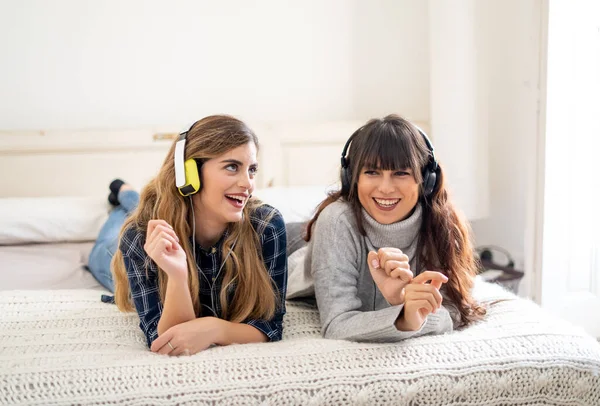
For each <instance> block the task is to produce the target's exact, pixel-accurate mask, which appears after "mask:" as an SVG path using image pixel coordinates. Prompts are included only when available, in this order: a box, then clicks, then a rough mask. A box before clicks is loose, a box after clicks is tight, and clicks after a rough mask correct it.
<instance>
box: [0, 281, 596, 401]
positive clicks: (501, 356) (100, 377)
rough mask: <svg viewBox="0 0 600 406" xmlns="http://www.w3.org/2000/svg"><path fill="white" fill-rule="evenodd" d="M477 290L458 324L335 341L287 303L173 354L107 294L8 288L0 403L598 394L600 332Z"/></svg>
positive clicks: (3, 306)
mask: <svg viewBox="0 0 600 406" xmlns="http://www.w3.org/2000/svg"><path fill="white" fill-rule="evenodd" d="M15 271H18V269H15ZM474 296H475V297H476V298H477V299H478V300H480V301H482V302H484V303H486V304H488V305H489V312H488V315H487V316H486V318H485V320H484V321H482V322H479V323H477V324H475V325H473V326H471V327H469V328H466V329H463V330H460V331H456V332H453V333H449V334H444V335H438V336H423V337H418V338H414V339H409V340H405V341H403V342H401V343H395V344H372V343H354V342H347V341H338V340H327V339H323V338H321V336H320V331H319V329H320V324H319V316H318V311H317V309H315V308H314V307H312V306H310V305H308V304H305V303H302V302H291V301H289V302H288V313H287V314H286V316H285V320H284V339H283V340H282V341H280V342H276V343H259V344H244V345H231V346H227V347H213V348H210V349H208V350H206V351H203V352H201V353H198V354H196V355H192V356H181V357H169V356H163V355H158V354H155V353H152V352H150V351H149V350H148V349H147V347H146V344H145V338H144V335H143V334H142V332H141V330H140V329H139V327H138V323H139V320H138V317H137V315H136V314H135V313H121V312H119V311H118V309H117V308H116V307H115V306H114V305H110V304H105V303H101V302H100V292H98V291H94V290H62V291H50V290H42V291H3V292H0V364H1V365H2V368H0V404H29V405H62V404H107V403H109V404H113V405H120V404H123V405H125V404H127V405H130V404H132V405H136V404H164V405H174V404H199V405H212V404H227V405H230V406H233V405H287V404H290V405H347V404H350V405H388V404H389V405H412V406H414V405H442V404H443V405H484V404H485V405H506V404H511V405H542V404H543V405H561V406H563V405H599V404H600V345H599V344H598V342H596V340H595V339H593V338H592V337H590V336H588V335H586V334H585V333H584V332H583V330H581V329H579V328H577V327H574V326H573V325H571V324H568V323H566V322H562V321H560V320H557V319H555V318H554V317H553V316H552V315H549V314H547V313H546V312H544V311H543V310H541V309H540V308H539V307H538V306H537V305H536V304H534V303H533V302H530V301H527V300H524V299H519V298H517V297H515V296H514V295H512V294H511V293H509V292H507V291H505V290H503V289H502V288H500V287H499V286H496V285H490V284H488V283H485V282H482V281H481V280H478V281H477V283H476V286H475V289H474Z"/></svg>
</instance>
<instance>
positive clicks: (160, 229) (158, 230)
mask: <svg viewBox="0 0 600 406" xmlns="http://www.w3.org/2000/svg"><path fill="white" fill-rule="evenodd" d="M163 233H165V234H168V235H170V236H172V237H173V238H174V239H175V240H176V241H177V242H179V237H177V234H176V233H175V230H173V229H172V228H171V227H169V226H167V225H165V224H159V225H157V226H156V227H154V230H153V231H152V234H150V238H149V240H150V241H153V240H155V239H156V238H159V237H160V235H161V234H163Z"/></svg>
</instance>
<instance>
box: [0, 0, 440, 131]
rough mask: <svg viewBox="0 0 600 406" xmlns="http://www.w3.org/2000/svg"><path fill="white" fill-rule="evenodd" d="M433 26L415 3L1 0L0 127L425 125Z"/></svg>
mask: <svg viewBox="0 0 600 406" xmlns="http://www.w3.org/2000/svg"><path fill="white" fill-rule="evenodd" d="M426 20H427V4H426V2H422V1H420V0H403V1H397V0H377V1H372V2H368V3H367V2H362V1H360V0H328V1H319V0H307V1H302V2H292V1H279V0H253V1H252V0H250V1H246V0H231V1H223V2H217V1H192V0H189V1H185V0H176V1H159V0H126V1H121V0H118V1H117V0H103V1H96V0H55V1H45V0H4V1H2V2H0V34H1V35H0V55H1V58H2V63H0V78H1V79H0V111H2V114H0V128H1V129H4V130H6V129H13V130H14V129H39V128H44V129H63V128H66V129H73V128H90V127H91V128H98V127H100V128H106V127H109V128H123V127H140V126H153V125H162V126H164V125H178V126H182V124H183V123H185V124H187V123H191V122H193V121H194V120H195V119H198V118H200V117H203V116H205V115H208V114H212V113H218V112H227V113H231V114H234V115H237V116H241V117H243V118H245V119H250V121H252V120H260V121H273V120H276V121H279V120H280V121H290V120H294V121H319V120H324V119H328V120H338V119H339V120H341V119H351V118H358V119H365V118H368V117H370V116H373V115H382V114H385V113H389V112H401V113H402V114H404V115H406V116H407V117H410V118H411V119H414V120H420V121H427V119H428V103H429V99H428V94H429V92H428V68H427V66H428V63H427V62H428V48H427V36H426V34H427V25H426V24H424V22H426ZM398 50H401V51H400V52H398ZM176 128H178V127H176Z"/></svg>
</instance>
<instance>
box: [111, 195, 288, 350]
mask: <svg viewBox="0 0 600 406" xmlns="http://www.w3.org/2000/svg"><path fill="white" fill-rule="evenodd" d="M273 210H274V211H275V213H274V215H273V217H272V218H271V220H270V221H269V222H266V221H265V218H266V217H267V215H268V214H269V213H270V212H271V211H273ZM250 222H251V223H252V226H253V227H254V229H255V230H257V232H259V231H260V230H262V233H260V235H259V238H260V243H261V247H262V253H261V254H262V258H263V262H264V264H265V268H266V269H267V272H268V273H269V276H270V277H271V279H272V282H273V285H274V287H276V289H277V290H276V292H277V295H278V300H277V302H276V304H277V308H276V311H275V316H274V317H273V319H271V320H260V319H248V320H245V321H243V323H245V324H248V325H251V326H253V327H255V328H256V329H258V330H260V331H262V332H263V333H264V334H265V335H266V336H267V337H268V339H269V340H270V341H279V340H281V337H282V333H283V326H282V323H283V315H284V314H285V293H286V288H287V256H286V233H285V223H284V221H283V217H282V216H281V214H280V213H279V211H277V210H276V209H274V208H272V207H271V206H268V205H263V206H260V207H259V208H258V209H257V210H256V211H255V212H254V213H252V214H251V215H250ZM226 237H227V232H226V233H225V234H224V235H223V237H222V238H221V240H220V241H219V242H218V243H217V245H215V246H214V247H212V248H211V249H209V250H208V251H206V250H204V249H202V248H200V246H199V244H195V247H196V263H197V265H198V266H197V268H198V278H199V279H200V303H201V306H202V309H201V314H202V316H216V317H219V318H221V311H222V309H221V302H220V299H219V293H220V292H221V285H222V282H223V276H224V274H225V272H224V269H223V270H222V271H221V272H220V273H219V268H220V267H221V264H222V258H221V248H222V246H223V241H224V240H225V238H226ZM145 239H146V236H145V234H144V233H143V232H140V231H139V230H138V229H136V228H135V227H130V228H129V229H127V230H126V231H125V232H124V233H123V236H122V238H121V241H120V244H119V249H120V250H121V252H122V254H123V260H124V262H125V268H126V269H127V277H128V279H129V286H130V288H131V296H132V298H133V303H134V305H135V308H136V310H137V312H138V314H139V316H140V328H141V329H142V331H143V332H144V334H145V335H146V340H147V342H148V346H150V345H151V344H152V341H154V340H155V339H156V338H157V337H158V331H157V327H158V322H159V320H160V317H161V314H162V310H163V305H162V303H161V301H160V294H159V289H158V267H157V266H156V264H155V263H154V261H152V260H151V259H150V258H149V257H148V256H147V255H146V252H145V251H144V243H145ZM190 242H191V240H190ZM226 255H227V254H226ZM146 269H148V272H146ZM208 281H210V284H211V285H213V286H212V297H211V285H209V284H208V283H207V282H208ZM234 292H235V290H234V289H230V290H229V292H228V298H229V300H230V301H231V300H232V298H233V293H234ZM213 304H214V310H215V312H214V313H213V311H212V308H213ZM202 316H201V317H202Z"/></svg>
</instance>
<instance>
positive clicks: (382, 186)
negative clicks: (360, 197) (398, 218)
mask: <svg viewBox="0 0 600 406" xmlns="http://www.w3.org/2000/svg"><path fill="white" fill-rule="evenodd" d="M394 189H395V186H394V182H393V180H392V178H391V176H389V175H387V174H386V175H384V176H383V178H382V179H381V182H379V185H378V187H377V190H378V191H379V193H381V194H384V195H389V194H391V193H394Z"/></svg>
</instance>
